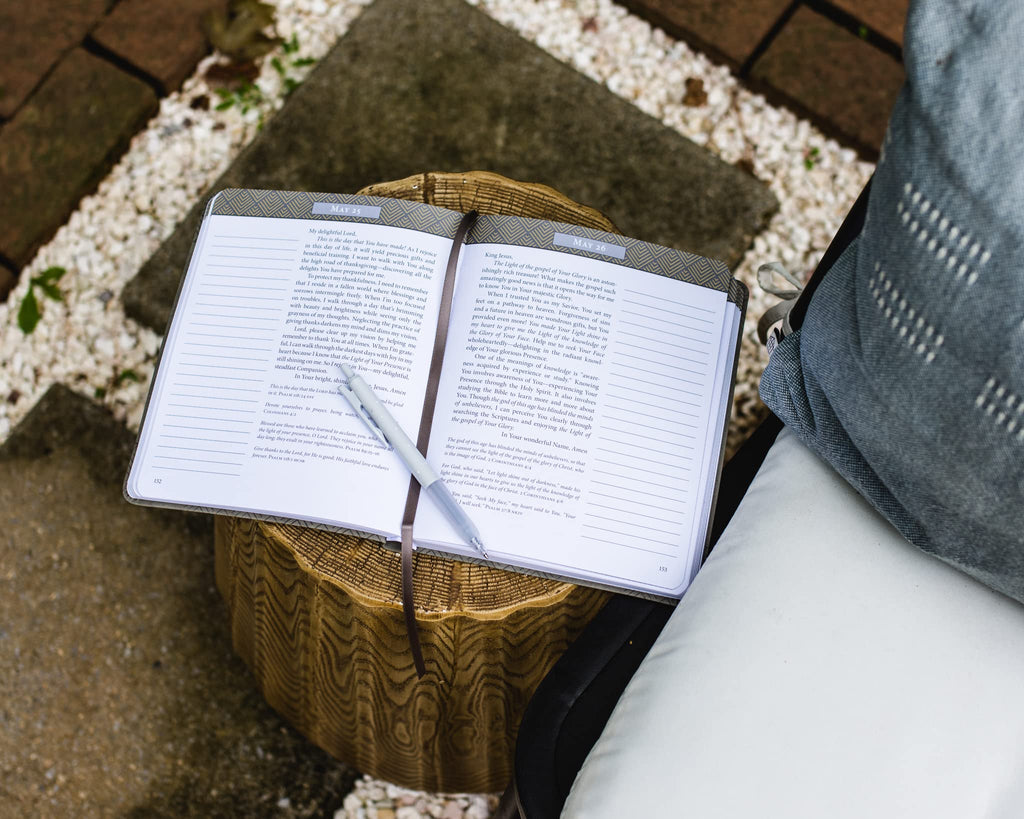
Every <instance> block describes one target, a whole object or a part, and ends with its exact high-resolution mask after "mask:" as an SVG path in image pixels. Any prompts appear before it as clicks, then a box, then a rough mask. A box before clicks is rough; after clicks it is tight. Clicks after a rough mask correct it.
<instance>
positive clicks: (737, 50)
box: [619, 0, 789, 68]
mask: <svg viewBox="0 0 1024 819" xmlns="http://www.w3.org/2000/svg"><path fill="white" fill-rule="evenodd" d="M619 2H620V3H621V4H622V5H624V6H626V8H628V9H630V10H631V11H633V12H634V13H636V14H638V15H640V16H641V17H644V18H645V19H647V20H649V21H650V22H651V23H653V24H654V25H656V26H658V27H659V28H661V29H664V31H665V32H666V33H668V34H671V35H672V36H673V37H676V38H678V39H682V40H686V41H688V42H690V43H692V44H693V45H694V46H695V47H696V48H697V49H698V50H700V51H703V52H705V53H706V54H708V55H709V56H710V57H711V58H712V59H716V60H721V61H723V62H725V63H726V64H728V65H729V66H730V67H732V68H738V67H739V66H741V65H742V64H743V62H744V61H745V60H746V59H747V57H749V56H750V54H751V53H752V52H753V51H754V49H755V48H756V47H757V45H758V43H760V42H761V40H762V39H764V37H765V36H767V34H768V32H769V30H770V29H771V27H772V25H774V23H775V21H776V20H778V19H779V17H780V16H781V15H782V13H783V12H784V11H785V10H786V7H787V6H789V0H619Z"/></svg>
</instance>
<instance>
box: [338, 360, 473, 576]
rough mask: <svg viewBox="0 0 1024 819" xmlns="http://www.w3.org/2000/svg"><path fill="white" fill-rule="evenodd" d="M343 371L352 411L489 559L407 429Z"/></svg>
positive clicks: (352, 374) (348, 370)
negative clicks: (407, 433)
mask: <svg viewBox="0 0 1024 819" xmlns="http://www.w3.org/2000/svg"><path fill="white" fill-rule="evenodd" d="M341 372H342V373H343V374H344V376H345V383H344V384H339V385H338V392H340V393H341V394H342V395H343V396H344V397H345V399H346V400H347V401H348V402H349V404H351V405H352V409H354V410H355V412H356V415H358V416H359V417H360V418H362V419H363V422H364V423H365V424H366V425H367V426H368V427H369V428H370V432H372V433H373V434H374V435H375V436H376V437H377V439H378V440H379V441H381V443H383V444H384V445H385V446H388V447H390V448H392V449H394V450H395V452H396V453H397V454H398V457H399V458H401V459H402V462H403V463H404V464H405V465H406V466H407V467H408V468H409V471H410V472H411V473H412V474H413V477H414V478H416V480H417V481H419V484H420V486H422V487H423V491H424V492H426V493H427V494H428V495H430V497H432V498H433V499H434V501H435V502H436V503H437V504H438V506H440V507H441V509H442V510H443V511H444V513H445V515H447V516H448V519H449V520H450V521H451V522H452V523H453V524H454V525H455V528H456V529H458V530H459V532H460V533H461V534H462V536H463V537H464V538H465V539H466V541H467V542H469V543H470V544H471V545H472V546H473V548H475V549H476V550H477V551H478V552H480V554H481V555H482V556H483V557H485V558H486V557H487V552H486V551H485V550H484V544H483V541H482V540H481V539H480V532H479V531H478V530H477V528H476V526H474V525H473V521H471V520H470V519H469V516H468V515H467V514H466V513H465V512H464V511H463V509H462V507H461V506H459V502H458V501H457V500H455V496H454V495H452V493H451V491H450V490H449V489H448V487H447V486H446V485H445V483H444V481H443V480H441V476H440V475H438V474H437V472H435V471H434V468H433V467H432V466H431V465H430V464H428V463H427V459H426V458H424V457H423V455H422V454H420V451H419V450H418V449H417V448H416V444H414V443H413V442H412V440H411V439H410V438H409V436H408V435H406V434H405V430H403V429H402V428H401V427H400V426H399V424H398V422H397V421H396V420H395V419H394V416H392V414H391V413H390V412H388V409H387V407H385V406H384V405H383V404H382V403H381V402H380V399H379V398H377V396H376V395H374V392H373V390H372V389H370V385H369V384H367V383H366V382H365V381H364V380H363V379H362V377H361V376H359V375H357V374H356V373H355V371H354V370H353V369H352V368H351V367H350V366H349V365H348V364H342V365H341Z"/></svg>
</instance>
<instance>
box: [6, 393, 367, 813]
mask: <svg viewBox="0 0 1024 819" xmlns="http://www.w3.org/2000/svg"><path fill="white" fill-rule="evenodd" d="M132 444H133V436H131V435H130V434H129V433H128V431H127V430H126V429H125V428H124V427H123V426H122V425H120V424H119V423H118V422H116V421H115V420H114V419H113V418H112V416H110V415H109V414H108V413H107V412H106V411H105V410H103V409H102V408H100V407H97V406H96V405H94V404H93V403H92V402H90V401H89V400H88V399H85V398H83V397H81V396H79V395H77V394H74V393H72V392H71V391H69V390H67V389H66V388H62V387H54V388H52V389H51V390H50V391H49V392H47V393H46V395H45V396H44V397H43V399H42V400H41V401H40V403H39V404H38V405H37V407H36V408H35V409H34V410H33V412H32V413H31V414H30V415H29V416H28V417H27V418H26V419H25V420H24V421H23V422H22V424H20V425H19V426H18V427H17V428H16V430H15V431H14V432H13V433H12V435H11V436H10V438H9V439H8V441H7V442H6V443H5V444H4V446H3V447H2V448H0V508H2V509H4V510H5V515H4V529H3V535H2V537H0V804H3V806H4V807H3V808H2V809H0V813H3V814H4V815H5V816H6V815H10V816H126V817H139V818H140V819H141V817H147V818H148V817H184V816H188V817H213V816H224V817H234V816H256V817H270V816H274V817H282V816H284V817H287V816H331V815H333V812H334V810H336V809H337V808H339V807H340V806H341V803H342V800H343V799H344V797H345V795H346V794H347V793H348V792H349V791H350V790H351V788H352V783H353V781H354V779H355V776H356V774H355V772H353V771H352V770H351V769H349V768H347V767H346V766H344V765H342V764H341V763H339V762H336V761H334V760H332V759H331V758H329V757H328V756H327V755H326V754H324V753H323V752H321V751H320V750H318V749H317V748H316V747H314V746H313V745H312V744H311V743H309V742H308V741H307V740H306V739H304V738H303V737H301V736H299V735H298V734H297V733H296V732H295V731H294V730H292V729H291V728H290V727H288V726H287V725H286V724H285V723H284V722H283V721H282V720H281V719H280V718H279V717H278V716H277V715H276V714H275V713H274V712H273V711H272V710H271V709H270V707H269V706H268V705H267V704H266V703H265V702H264V701H263V698H262V696H261V695H260V693H259V691H258V690H257V688H256V685H255V681H254V680H253V678H252V677H251V676H250V675H249V673H248V671H247V670H246V669H245V667H244V666H243V665H242V662H241V661H240V660H239V659H238V658H237V657H235V655H234V652H233V651H232V648H231V637H230V634H229V633H228V630H227V617H226V612H225V609H224V604H223V601H222V600H221V599H220V596H219V595H218V593H217V591H216V589H215V587H214V575H213V535H212V531H211V526H210V522H209V519H207V518H204V517H201V516H187V515H184V514H181V513H176V512H166V511H161V510H153V509H144V508H140V507H135V506H130V505H129V504H127V503H125V502H124V500H123V499H122V498H121V480H122V478H123V476H124V470H125V466H126V463H127V458H128V455H129V453H130V451H131V446H132Z"/></svg>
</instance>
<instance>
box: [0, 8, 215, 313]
mask: <svg viewBox="0 0 1024 819" xmlns="http://www.w3.org/2000/svg"><path fill="white" fill-rule="evenodd" d="M225 2H226V0H120V2H117V0H0V55H3V59H2V60H0V191H2V192H3V193H2V195H0V298H4V297H5V296H6V294H7V293H8V291H9V290H10V288H11V287H13V285H14V283H15V280H16V278H15V277H16V274H17V271H18V270H19V269H20V268H21V267H23V266H24V265H25V264H27V263H28V262H29V261H30V259H31V258H32V255H33V254H34V253H35V251H36V250H37V249H38V247H39V246H40V245H41V244H43V243H44V242H46V241H47V240H48V239H49V238H50V237H51V236H52V235H53V233H54V232H55V231H56V229H57V228H58V227H60V226H61V225H62V224H64V222H65V221H66V220H67V218H68V216H69V215H70V213H71V212H72V211H73V210H74V208H75V207H76V205H77V204H78V201H79V200H80V199H81V198H82V196H84V195H85V194H87V193H89V192H90V191H91V190H92V189H94V188H95V186H96V185H97V184H98V183H99V181H100V180H101V179H102V178H103V177H104V176H105V175H106V173H107V171H109V170H110V168H111V167H112V166H113V164H114V162H116V161H117V159H118V157H119V156H120V155H121V153H122V152H123V151H124V149H125V148H126V147H127V145H128V142H129V140H130V139H131V137H132V136H134V134H135V133H136V132H137V131H139V130H140V129H141V128H142V127H143V125H144V124H145V122H146V121H147V120H148V119H149V117H150V116H152V114H153V113H154V111H155V110H156V108H157V104H158V99H159V97H160V96H162V95H164V94H166V93H168V92H169V91H172V90H174V89H176V88H177V87H178V86H180V85H181V82H182V81H183V80H184V79H185V78H186V77H187V76H188V75H189V74H191V73H192V71H193V69H194V68H195V65H196V63H197V62H198V61H199V59H200V58H201V57H202V56H203V55H204V54H205V53H206V51H207V50H208V46H207V44H206V40H205V37H204V36H203V33H202V31H201V29H200V23H199V21H200V19H201V17H202V15H203V14H204V13H205V12H206V11H208V10H210V9H212V8H215V7H224V5H225Z"/></svg>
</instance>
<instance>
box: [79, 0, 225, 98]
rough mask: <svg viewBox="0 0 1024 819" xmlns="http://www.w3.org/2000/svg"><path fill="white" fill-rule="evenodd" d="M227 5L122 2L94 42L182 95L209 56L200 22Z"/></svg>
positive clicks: (186, 0)
mask: <svg viewBox="0 0 1024 819" xmlns="http://www.w3.org/2000/svg"><path fill="white" fill-rule="evenodd" d="M226 5H227V3H226V0H122V2H121V3H119V4H118V5H117V6H116V7H115V8H114V10H113V11H112V12H111V13H110V15H109V16H108V17H107V18H106V19H105V20H104V21H103V23H102V24H101V25H100V26H99V27H98V28H97V29H96V31H95V32H94V33H93V39H94V40H95V41H96V42H97V43H99V44H100V45H101V46H103V47H104V48H106V49H108V50H109V51H111V52H112V53H114V54H116V55H118V56H119V57H121V58H123V59H124V60H127V61H128V62H129V63H131V64H132V65H134V66H136V67H137V68H140V69H142V71H144V72H145V73H146V74H148V75H149V76H150V77H152V78H153V79H155V80H156V81H157V82H159V83H160V85H161V87H162V88H163V90H164V93H168V92H170V91H174V90H175V89H177V88H178V87H179V86H180V85H181V83H182V82H183V81H184V79H185V78H186V77H187V76H189V74H191V73H192V70H193V69H194V68H195V65H196V63H197V62H199V60H200V59H201V58H202V57H203V55H204V54H206V52H207V51H208V50H209V45H207V42H206V37H205V35H204V34H203V31H202V28H201V25H200V21H201V19H202V17H203V15H204V14H206V13H207V12H209V11H211V10H213V9H218V8H219V9H223V8H225V7H226Z"/></svg>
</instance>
